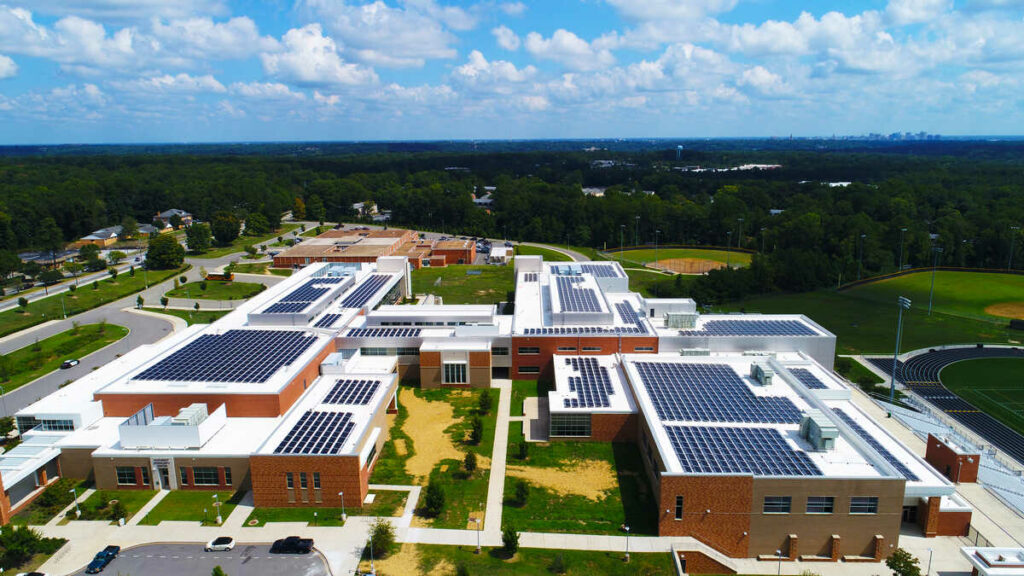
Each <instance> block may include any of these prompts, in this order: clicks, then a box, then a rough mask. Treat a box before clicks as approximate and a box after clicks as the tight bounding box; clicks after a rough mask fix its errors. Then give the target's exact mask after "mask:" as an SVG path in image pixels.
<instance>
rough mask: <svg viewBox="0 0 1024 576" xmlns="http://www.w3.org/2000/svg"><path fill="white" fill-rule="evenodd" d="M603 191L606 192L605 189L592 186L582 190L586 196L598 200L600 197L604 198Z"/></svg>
mask: <svg viewBox="0 0 1024 576" xmlns="http://www.w3.org/2000/svg"><path fill="white" fill-rule="evenodd" d="M605 190H607V188H603V187H597V186H593V187H587V188H584V189H583V193H584V194H586V195H587V196H593V197H595V198H600V197H602V196H604V191H605Z"/></svg>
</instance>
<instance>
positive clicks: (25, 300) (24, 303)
mask: <svg viewBox="0 0 1024 576" xmlns="http://www.w3.org/2000/svg"><path fill="white" fill-rule="evenodd" d="M18 306H21V310H22V311H23V312H24V311H25V309H26V308H28V298H25V297H24V296H21V297H20V298H18Z"/></svg>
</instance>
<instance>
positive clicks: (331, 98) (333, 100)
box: [313, 90, 341, 106]
mask: <svg viewBox="0 0 1024 576" xmlns="http://www.w3.org/2000/svg"><path fill="white" fill-rule="evenodd" d="M313 100H314V101H315V102H316V103H317V104H321V105H323V106H335V105H337V104H338V102H341V96H338V95H337V94H330V95H324V94H321V93H320V91H319V90H314V91H313Z"/></svg>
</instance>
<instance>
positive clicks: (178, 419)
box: [171, 402, 208, 426]
mask: <svg viewBox="0 0 1024 576" xmlns="http://www.w3.org/2000/svg"><path fill="white" fill-rule="evenodd" d="M207 416H208V414H207V412H206V404H200V403H198V402H197V403H195V404H192V405H190V406H186V407H184V408H182V409H181V411H179V412H178V415H177V416H175V417H174V418H171V426H198V425H199V423H200V422H202V421H203V420H206V417H207Z"/></svg>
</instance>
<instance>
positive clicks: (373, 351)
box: [359, 347, 420, 356]
mask: <svg viewBox="0 0 1024 576" xmlns="http://www.w3.org/2000/svg"><path fill="white" fill-rule="evenodd" d="M359 353H360V354H362V355H363V356H419V355H420V349H419V348H411V347H410V348H360V349H359Z"/></svg>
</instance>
